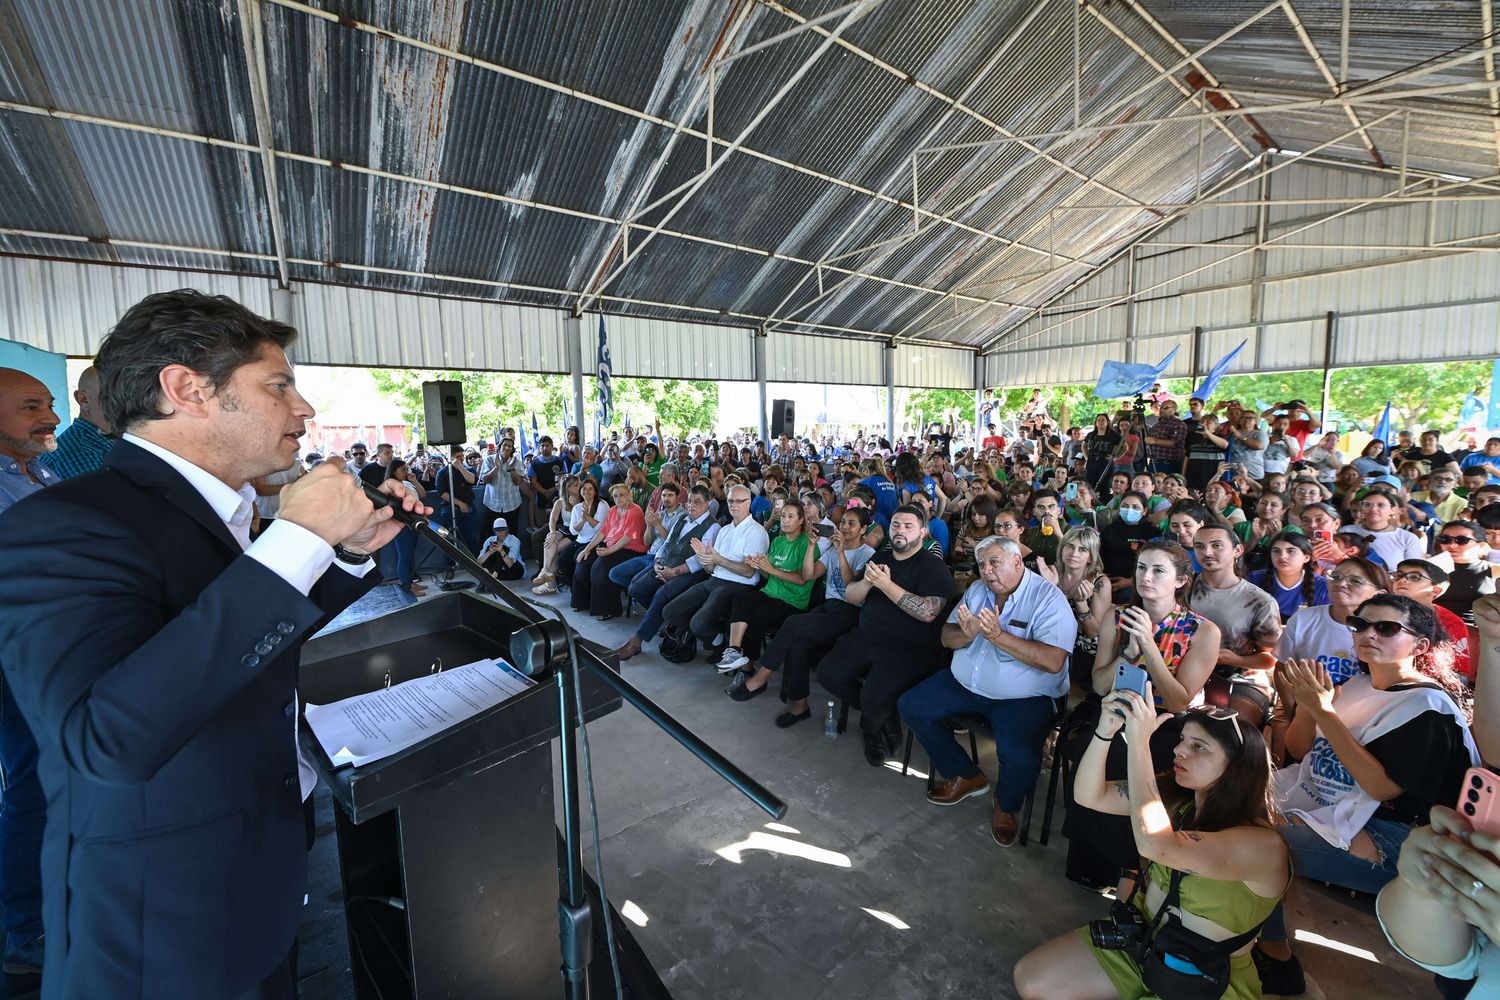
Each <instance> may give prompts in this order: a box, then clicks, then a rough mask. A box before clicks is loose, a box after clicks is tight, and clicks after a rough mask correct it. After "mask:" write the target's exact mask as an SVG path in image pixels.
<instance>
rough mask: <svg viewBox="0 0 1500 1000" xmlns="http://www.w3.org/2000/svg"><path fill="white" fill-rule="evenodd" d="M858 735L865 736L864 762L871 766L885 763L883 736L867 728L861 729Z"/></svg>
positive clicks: (879, 765) (880, 765)
mask: <svg viewBox="0 0 1500 1000" xmlns="http://www.w3.org/2000/svg"><path fill="white" fill-rule="evenodd" d="M859 733H860V735H861V736H863V737H864V738H865V762H866V763H868V764H869V765H870V766H871V767H883V766H884V765H885V737H884V736H882V735H881V734H880V733H878V732H876V733H872V732H870V731H869V730H868V729H861V730H860V731H859Z"/></svg>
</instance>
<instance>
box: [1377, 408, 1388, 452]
mask: <svg viewBox="0 0 1500 1000" xmlns="http://www.w3.org/2000/svg"><path fill="white" fill-rule="evenodd" d="M1374 437H1375V440H1376V441H1379V442H1380V443H1381V444H1383V445H1385V447H1386V450H1387V451H1389V450H1390V447H1391V404H1390V403H1386V404H1385V410H1384V411H1382V412H1381V414H1380V423H1378V424H1376V425H1375V435H1374Z"/></svg>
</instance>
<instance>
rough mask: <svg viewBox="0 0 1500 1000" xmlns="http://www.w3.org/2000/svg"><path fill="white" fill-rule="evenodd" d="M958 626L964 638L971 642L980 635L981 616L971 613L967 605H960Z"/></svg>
mask: <svg viewBox="0 0 1500 1000" xmlns="http://www.w3.org/2000/svg"><path fill="white" fill-rule="evenodd" d="M956 624H957V625H958V627H959V629H961V630H962V631H963V634H964V636H965V637H967V638H968V639H969V640H970V641H971V642H972V641H973V640H974V638H975V637H976V636H978V635H979V630H980V629H979V616H978V615H976V614H974V613H973V612H972V611H970V610H969V606H968V605H967V604H964V603H960V604H959V605H958V621H957V622H956Z"/></svg>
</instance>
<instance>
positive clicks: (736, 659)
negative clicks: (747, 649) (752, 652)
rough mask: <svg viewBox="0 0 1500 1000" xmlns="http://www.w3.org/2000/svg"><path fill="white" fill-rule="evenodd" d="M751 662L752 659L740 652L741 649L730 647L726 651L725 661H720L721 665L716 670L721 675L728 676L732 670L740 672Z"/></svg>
mask: <svg viewBox="0 0 1500 1000" xmlns="http://www.w3.org/2000/svg"><path fill="white" fill-rule="evenodd" d="M749 662H750V657H748V656H746V655H745V654H744V653H742V652H740V647H738V646H730V647H729V648H728V649H726V650H724V657H723V659H721V660H719V665H718V666H717V667H715V668H714V669H716V670H718V671H719V673H721V674H727V673H729V672H730V671H731V670H738V669H739V668H740V667H743V666H744V665H745V664H747V663H749Z"/></svg>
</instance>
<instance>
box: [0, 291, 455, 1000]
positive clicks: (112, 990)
mask: <svg viewBox="0 0 1500 1000" xmlns="http://www.w3.org/2000/svg"><path fill="white" fill-rule="evenodd" d="M295 336H296V331H294V330H293V329H292V328H291V327H289V326H286V325H284V324H281V323H277V322H273V321H270V320H266V319H263V318H261V317H259V316H256V315H255V314H253V313H251V312H250V311H249V310H247V309H245V308H244V307H243V306H240V305H239V304H237V303H235V302H233V301H231V300H229V299H227V298H223V297H211V296H207V295H201V294H199V293H197V292H193V291H179V292H169V293H163V294H158V295H151V296H148V297H147V298H145V299H143V300H142V301H141V302H140V303H138V304H137V305H135V306H133V307H132V308H131V309H130V310H129V311H128V312H127V313H126V314H125V315H124V316H123V317H122V318H121V320H120V322H119V323H118V324H117V325H116V326H115V327H114V329H113V330H111V331H110V332H109V335H108V336H107V337H106V338H105V340H104V343H103V345H102V346H101V348H100V350H99V355H98V358H97V360H96V362H95V363H96V366H97V368H98V371H99V382H100V396H101V398H102V402H103V406H104V411H105V413H106V414H107V416H108V418H109V421H110V423H111V424H112V425H113V426H114V427H116V428H117V429H119V430H120V431H121V432H123V439H122V440H121V441H120V443H119V444H117V445H116V446H115V448H114V449H112V450H111V452H110V453H109V455H108V457H107V458H106V459H105V463H104V468H103V469H101V470H100V471H98V472H94V473H90V474H88V475H85V476H81V477H78V478H75V479H71V480H68V481H66V482H64V483H61V484H59V485H58V486H56V487H53V488H52V489H49V490H44V491H41V492H39V493H37V494H35V495H33V496H30V497H27V498H25V499H24V500H22V501H21V502H19V503H17V504H16V505H15V506H14V507H12V508H11V509H10V511H9V512H8V513H7V515H6V522H5V530H4V532H3V535H0V565H3V566H4V567H5V572H4V573H3V574H0V666H3V668H4V671H5V680H6V684H7V685H8V686H10V687H11V688H13V690H14V694H15V697H16V701H17V702H18V704H19V705H20V709H21V713H22V716H23V717H24V718H25V719H26V720H27V722H29V723H30V725H31V729H32V732H33V733H34V734H35V736H36V740H37V744H38V747H39V748H40V759H39V767H38V770H39V773H40V775H41V780H42V786H43V788H44V789H45V791H46V795H47V829H46V835H45V841H44V846H43V849H42V886H43V889H42V892H43V906H42V915H43V925H44V928H45V931H46V960H45V965H44V973H43V994H44V996H46V997H69V998H73V997H87V998H91V1000H92V998H99V997H136V998H177V997H182V998H188V997H191V998H194V1000H209V998H218V997H226V998H236V997H241V996H244V997H290V996H292V995H293V993H294V990H295V970H294V968H293V967H292V966H293V964H294V962H293V960H292V958H291V955H292V948H293V942H294V940H295V937H296V933H297V924H298V919H299V915H300V910H301V906H302V897H303V893H304V891H305V881H306V854H305V847H306V844H305V840H304V837H305V834H304V825H303V813H302V796H301V791H300V786H301V779H300V778H299V764H298V752H297V749H296V721H297V714H298V709H297V693H296V667H297V652H298V650H299V648H300V646H301V643H302V641H303V639H304V638H305V637H307V636H308V635H310V634H311V633H312V632H314V631H315V630H316V629H317V628H319V627H320V626H321V625H322V624H323V623H324V622H326V621H327V620H328V619H329V617H330V616H332V615H334V614H337V613H338V612H339V611H342V610H343V609H344V608H345V607H347V606H348V605H349V604H351V603H352V602H353V601H354V600H356V599H357V598H359V597H360V596H361V595H362V594H364V593H365V592H366V591H367V590H369V589H370V588H371V587H372V586H373V585H374V583H375V582H376V578H373V577H372V576H370V575H369V573H370V570H371V569H372V568H373V565H374V564H373V562H372V561H371V559H370V554H371V553H372V552H374V551H375V550H376V549H379V548H380V547H381V546H382V545H384V544H386V543H387V542H389V541H390V540H391V539H392V538H394V537H395V535H396V533H397V532H398V531H399V530H400V527H401V525H400V524H399V522H396V521H393V520H391V512H390V510H389V509H386V508H381V509H380V510H375V509H374V508H373V507H372V505H371V504H370V501H369V500H368V499H367V498H366V497H365V495H364V493H363V491H362V489H361V486H360V484H359V480H358V479H357V478H355V477H353V476H349V475H347V474H346V473H344V471H343V465H342V462H340V461H339V460H338V459H337V458H334V459H331V460H330V461H327V462H324V463H323V464H322V465H320V466H318V467H317V468H316V469H314V470H313V471H312V472H310V473H309V474H307V475H306V476H303V477H302V478H301V479H299V480H297V481H296V482H295V483H291V484H288V485H287V487H286V488H285V489H284V490H283V491H282V493H281V510H280V513H279V515H278V517H277V519H276V521H275V522H274V523H273V524H272V525H271V526H270V527H268V528H267V529H266V531H265V532H264V533H262V534H261V535H260V536H259V537H258V538H254V539H253V540H252V538H251V517H252V510H253V505H254V501H255V489H254V487H253V486H251V485H250V483H251V480H253V479H256V478H257V477H260V476H264V475H267V474H269V473H272V472H277V471H280V470H283V469H286V468H287V467H289V466H290V465H291V463H292V461H293V459H294V457H295V455H296V453H297V448H298V438H299V437H300V436H301V435H302V434H303V427H304V423H305V422H306V421H307V420H308V419H309V418H310V417H312V416H313V409H312V407H311V406H309V405H308V403H307V401H306V400H305V399H303V398H302V396H301V395H300V394H299V393H298V392H297V389H296V385H295V381H294V378H293V374H292V367H291V365H290V364H289V363H288V361H287V357H286V353H285V349H286V347H287V346H288V345H289V344H290V343H291V342H292V340H293V339H294V338H295ZM392 486H394V487H395V489H389V488H390V487H392ZM385 487H386V488H387V491H388V492H390V493H392V494H393V495H394V496H398V497H401V498H402V505H403V506H404V507H405V508H406V509H408V510H413V509H415V510H418V511H419V512H421V513H423V514H426V513H430V512H429V511H427V510H426V508H420V507H417V506H416V504H415V501H414V500H412V499H410V496H409V494H407V493H406V492H405V491H404V490H402V488H401V485H400V484H399V483H387V484H385Z"/></svg>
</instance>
